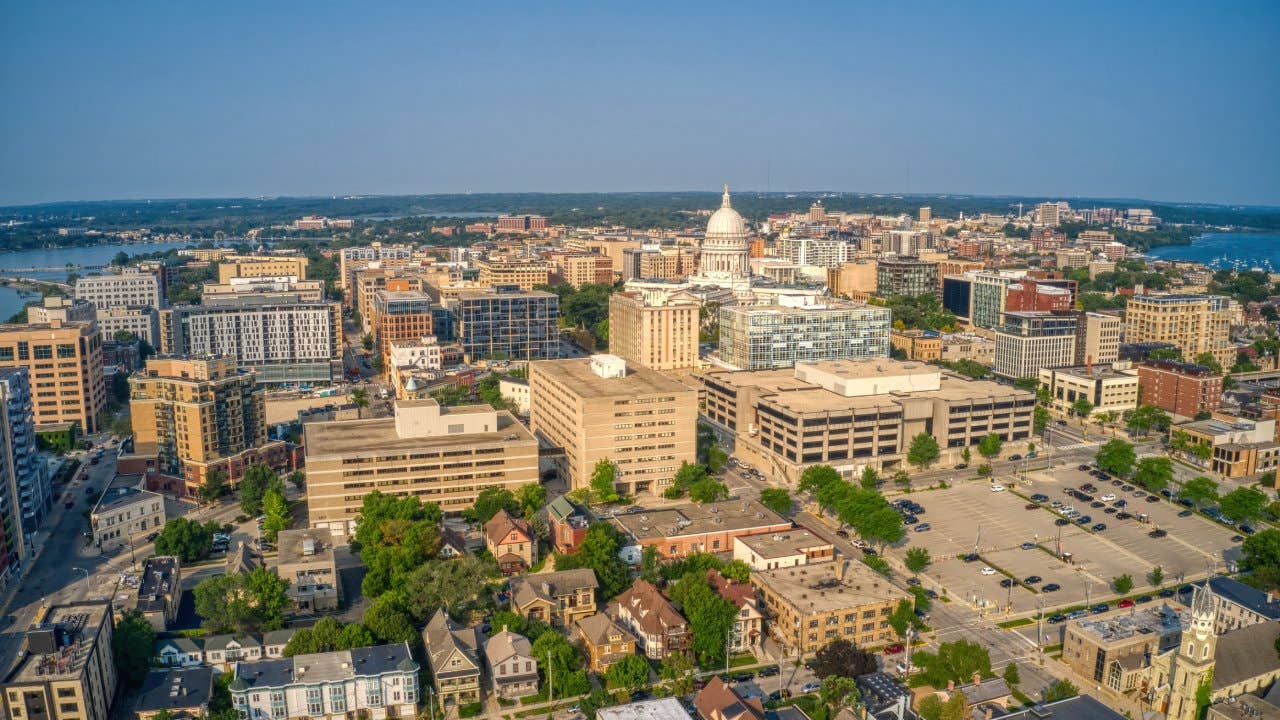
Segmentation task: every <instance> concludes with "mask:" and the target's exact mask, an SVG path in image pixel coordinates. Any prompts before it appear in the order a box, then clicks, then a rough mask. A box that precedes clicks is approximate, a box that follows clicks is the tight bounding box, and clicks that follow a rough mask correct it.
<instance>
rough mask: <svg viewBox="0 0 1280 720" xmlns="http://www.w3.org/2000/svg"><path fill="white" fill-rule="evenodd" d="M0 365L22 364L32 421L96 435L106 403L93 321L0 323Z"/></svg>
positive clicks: (98, 335)
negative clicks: (28, 381) (76, 426)
mask: <svg viewBox="0 0 1280 720" xmlns="http://www.w3.org/2000/svg"><path fill="white" fill-rule="evenodd" d="M0 367H25V368H26V369H27V372H28V374H29V376H30V378H31V397H32V405H33V406H34V410H35V421H36V425H37V426H39V425H52V424H55V423H66V422H73V423H77V424H79V426H80V430H81V431H82V432H86V433H96V432H98V431H99V430H100V429H101V428H99V427H98V414H99V413H101V412H102V409H103V408H104V407H105V406H106V401H107V396H106V388H105V383H104V381H103V375H102V335H101V333H99V332H98V325H97V323H94V322H66V323H64V322H61V321H59V320H54V321H52V322H50V323H47V324H26V325H0Z"/></svg>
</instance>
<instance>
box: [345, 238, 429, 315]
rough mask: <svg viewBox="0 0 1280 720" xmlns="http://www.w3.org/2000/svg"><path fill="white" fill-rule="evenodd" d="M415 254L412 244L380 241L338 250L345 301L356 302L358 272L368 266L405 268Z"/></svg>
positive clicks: (348, 302) (350, 303)
mask: <svg viewBox="0 0 1280 720" xmlns="http://www.w3.org/2000/svg"><path fill="white" fill-rule="evenodd" d="M412 256H413V246H412V245H387V244H383V243H380V242H375V243H371V244H369V245H362V246H359V247H348V248H342V249H341V250H339V251H338V275H339V280H340V282H341V285H342V288H343V289H344V290H346V291H347V294H346V298H345V301H346V303H347V304H348V305H353V304H354V302H355V301H354V298H353V294H352V293H351V290H352V288H354V287H355V276H356V272H358V271H360V270H364V269H365V268H368V267H376V268H387V269H390V268H395V269H403V268H404V267H406V266H407V265H408V263H409V260H410V258H411V257H412Z"/></svg>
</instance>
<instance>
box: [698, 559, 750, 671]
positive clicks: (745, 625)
mask: <svg viewBox="0 0 1280 720" xmlns="http://www.w3.org/2000/svg"><path fill="white" fill-rule="evenodd" d="M707 584H708V585H710V586H711V589H712V590H715V591H716V594H718V595H719V596H720V597H722V598H724V599H725V600H728V601H729V602H731V603H733V604H734V605H735V606H737V608H738V615H737V616H736V617H735V618H734V620H733V631H732V632H731V633H730V634H729V643H730V645H729V650H730V652H734V653H744V652H752V651H753V650H754V649H755V648H757V647H758V646H759V645H760V643H761V641H763V640H764V613H763V612H761V611H760V601H759V600H758V599H756V589H755V588H754V587H752V586H751V583H740V582H738V581H737V580H732V579H730V578H727V577H725V576H723V575H721V574H720V572H719V571H717V570H708V571H707Z"/></svg>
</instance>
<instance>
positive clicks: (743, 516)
mask: <svg viewBox="0 0 1280 720" xmlns="http://www.w3.org/2000/svg"><path fill="white" fill-rule="evenodd" d="M609 522H610V523H612V524H613V526H614V527H616V528H617V529H618V530H619V531H620V532H621V533H622V534H623V536H624V537H626V546H625V547H624V548H623V550H622V554H623V556H624V557H627V558H628V560H630V561H632V564H639V562H640V561H641V559H642V557H643V554H644V549H645V548H649V547H652V548H655V549H656V550H657V551H658V554H659V555H661V556H662V557H663V558H665V559H671V558H682V557H687V556H689V555H692V554H695V553H727V552H730V551H731V550H733V547H734V541H735V540H737V539H738V538H741V537H747V536H751V535H763V534H768V533H779V532H786V531H788V530H790V529H791V521H790V520H787V519H786V518H784V517H782V516H781V515H779V514H777V513H775V512H774V511H772V510H770V509H769V508H767V507H765V506H764V505H761V504H760V503H759V502H757V501H755V500H721V501H719V502H711V503H701V504H699V503H684V504H681V505H670V506H667V507H663V508H656V509H654V510H647V511H645V512H640V513H625V514H620V515H615V516H614V517H613V518H611V519H610V520H609Z"/></svg>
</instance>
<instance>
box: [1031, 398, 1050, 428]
mask: <svg viewBox="0 0 1280 720" xmlns="http://www.w3.org/2000/svg"><path fill="white" fill-rule="evenodd" d="M1047 427H1049V410H1048V408H1046V407H1044V406H1043V405H1037V406H1035V407H1034V408H1032V410H1031V432H1033V433H1035V434H1036V435H1039V434H1040V433H1043V432H1044V429H1045V428H1047Z"/></svg>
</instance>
